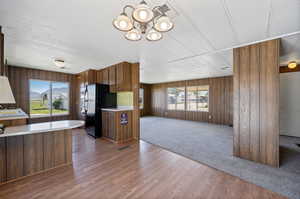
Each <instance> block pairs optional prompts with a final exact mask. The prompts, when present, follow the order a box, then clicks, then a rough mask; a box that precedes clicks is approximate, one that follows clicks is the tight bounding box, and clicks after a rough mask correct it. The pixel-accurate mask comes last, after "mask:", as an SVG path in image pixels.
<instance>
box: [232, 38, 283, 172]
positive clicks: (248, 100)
mask: <svg viewBox="0 0 300 199" xmlns="http://www.w3.org/2000/svg"><path fill="white" fill-rule="evenodd" d="M234 104H235V107H234V149H233V150H234V155H235V156H238V157H241V158H245V159H248V160H252V161H256V162H260V163H263V164H267V165H271V166H275V167H277V166H279V143H278V139H279V40H272V41H267V42H263V43H259V44H256V45H251V46H246V47H242V48H237V49H234Z"/></svg>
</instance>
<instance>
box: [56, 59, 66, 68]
mask: <svg viewBox="0 0 300 199" xmlns="http://www.w3.org/2000/svg"><path fill="white" fill-rule="evenodd" d="M54 64H55V66H57V67H59V68H61V69H64V68H65V67H66V63H65V61H64V60H62V59H55V60H54Z"/></svg>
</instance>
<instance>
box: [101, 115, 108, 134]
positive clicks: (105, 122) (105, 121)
mask: <svg viewBox="0 0 300 199" xmlns="http://www.w3.org/2000/svg"><path fill="white" fill-rule="evenodd" d="M108 119H109V118H108V112H106V111H102V136H103V137H108V135H109V134H108V129H109V126H108Z"/></svg>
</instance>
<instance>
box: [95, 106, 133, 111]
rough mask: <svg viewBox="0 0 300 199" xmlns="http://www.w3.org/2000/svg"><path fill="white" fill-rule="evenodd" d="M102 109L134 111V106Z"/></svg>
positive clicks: (104, 109)
mask: <svg viewBox="0 0 300 199" xmlns="http://www.w3.org/2000/svg"><path fill="white" fill-rule="evenodd" d="M101 110H102V111H112V112H120V111H133V107H130V106H129V107H126V106H124V107H117V108H102V109H101Z"/></svg>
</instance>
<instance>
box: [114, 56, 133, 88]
mask: <svg viewBox="0 0 300 199" xmlns="http://www.w3.org/2000/svg"><path fill="white" fill-rule="evenodd" d="M116 73H117V82H116V85H117V86H116V87H117V88H116V90H117V91H131V90H132V83H131V65H130V64H129V63H128V62H122V63H120V64H117V66H116Z"/></svg>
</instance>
